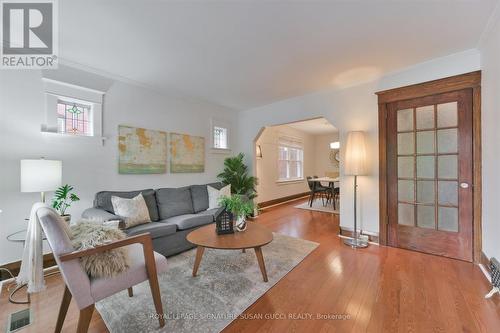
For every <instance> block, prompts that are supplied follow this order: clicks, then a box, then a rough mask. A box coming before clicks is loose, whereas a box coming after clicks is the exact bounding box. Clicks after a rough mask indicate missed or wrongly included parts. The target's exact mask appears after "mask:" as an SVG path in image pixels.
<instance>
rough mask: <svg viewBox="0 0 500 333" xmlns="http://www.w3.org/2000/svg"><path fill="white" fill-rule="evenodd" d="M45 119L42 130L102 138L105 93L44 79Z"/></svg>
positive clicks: (43, 131) (74, 135)
mask: <svg viewBox="0 0 500 333" xmlns="http://www.w3.org/2000/svg"><path fill="white" fill-rule="evenodd" d="M43 82H44V88H45V119H44V122H43V123H42V124H41V131H42V133H46V134H51V135H52V134H56V135H58V136H60V137H61V138H64V137H81V138H86V139H85V140H87V139H88V138H91V137H93V138H95V139H102V140H104V139H105V138H103V137H102V102H103V96H104V92H102V91H97V90H93V89H90V88H85V87H80V86H76V85H74V84H69V83H65V82H61V81H56V80H52V79H47V78H43Z"/></svg>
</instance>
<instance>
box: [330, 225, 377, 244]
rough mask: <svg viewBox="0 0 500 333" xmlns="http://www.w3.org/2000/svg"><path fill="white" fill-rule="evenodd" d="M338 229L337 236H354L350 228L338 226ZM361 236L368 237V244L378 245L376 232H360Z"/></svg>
mask: <svg viewBox="0 0 500 333" xmlns="http://www.w3.org/2000/svg"><path fill="white" fill-rule="evenodd" d="M339 229H340V232H339V234H340V235H341V236H345V237H352V236H353V235H354V233H353V229H352V228H348V227H343V226H339ZM361 234H362V235H365V236H368V240H369V241H370V242H373V243H378V242H379V236H378V232H371V231H361Z"/></svg>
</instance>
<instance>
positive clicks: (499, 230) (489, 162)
mask: <svg viewBox="0 0 500 333" xmlns="http://www.w3.org/2000/svg"><path fill="white" fill-rule="evenodd" d="M493 17H494V19H493V20H492V21H491V24H490V26H489V29H488V30H487V31H486V32H487V33H486V34H485V36H484V39H483V41H482V44H481V46H480V51H481V67H482V85H481V90H482V91H481V94H482V108H481V116H482V124H481V126H482V154H483V161H482V162H483V252H484V253H485V254H486V256H488V257H496V258H497V259H500V245H499V240H500V239H499V238H500V204H499V201H500V176H499V172H500V151H499V143H500V131H499V126H500V7H499V6H497V11H496V16H493Z"/></svg>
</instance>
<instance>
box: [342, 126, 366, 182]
mask: <svg viewBox="0 0 500 333" xmlns="http://www.w3.org/2000/svg"><path fill="white" fill-rule="evenodd" d="M367 171H368V170H367V167H366V144H365V133H364V132H361V131H354V132H349V133H348V134H347V142H346V145H345V160H344V174H345V175H348V176H361V175H365V174H366V173H367Z"/></svg>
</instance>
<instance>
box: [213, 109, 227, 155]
mask: <svg viewBox="0 0 500 333" xmlns="http://www.w3.org/2000/svg"><path fill="white" fill-rule="evenodd" d="M210 134H211V135H210V136H211V138H210V144H211V148H212V149H213V152H215V153H218V152H220V153H227V152H229V150H230V149H231V147H230V141H229V140H230V138H229V136H230V134H231V133H230V124H229V123H228V122H227V121H224V120H223V119H216V118H211V119H210Z"/></svg>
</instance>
